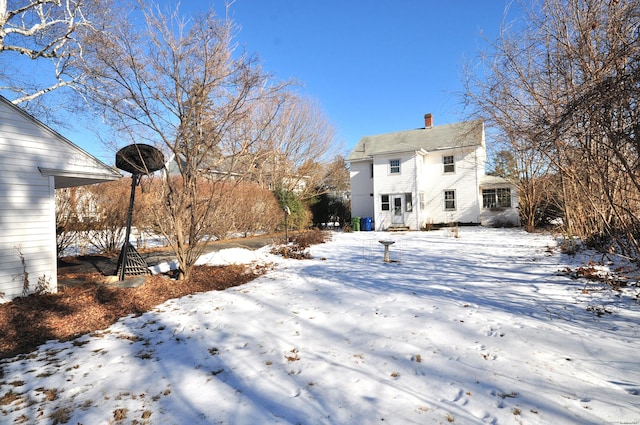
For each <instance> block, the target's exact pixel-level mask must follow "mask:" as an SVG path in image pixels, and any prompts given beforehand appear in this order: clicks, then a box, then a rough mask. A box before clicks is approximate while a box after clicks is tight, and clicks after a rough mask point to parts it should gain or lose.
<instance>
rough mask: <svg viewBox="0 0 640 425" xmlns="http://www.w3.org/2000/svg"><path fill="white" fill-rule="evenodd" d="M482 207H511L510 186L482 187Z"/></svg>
mask: <svg viewBox="0 0 640 425" xmlns="http://www.w3.org/2000/svg"><path fill="white" fill-rule="evenodd" d="M482 208H484V209H494V208H511V188H508V187H497V188H492V189H482Z"/></svg>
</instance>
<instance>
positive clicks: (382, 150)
mask: <svg viewBox="0 0 640 425" xmlns="http://www.w3.org/2000/svg"><path fill="white" fill-rule="evenodd" d="M483 134H484V123H483V121H482V120H474V121H465V122H460V123H455V124H444V125H438V126H433V127H428V128H418V129H415V130H407V131H397V132H395V133H386V134H379V135H376V136H365V137H363V138H362V139H360V141H359V142H358V144H357V145H356V147H355V148H354V149H353V151H352V152H351V153H350V154H349V156H348V157H347V161H362V160H368V159H371V157H373V156H375V155H385V154H391V153H400V152H414V151H420V150H424V151H427V152H432V151H437V150H443V149H454V148H461V147H471V146H480V145H482V143H484V137H483Z"/></svg>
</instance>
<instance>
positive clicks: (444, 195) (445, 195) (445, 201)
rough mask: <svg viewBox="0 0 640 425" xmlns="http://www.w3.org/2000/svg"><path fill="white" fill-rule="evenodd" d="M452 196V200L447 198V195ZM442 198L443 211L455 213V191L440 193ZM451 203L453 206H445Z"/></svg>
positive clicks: (449, 190)
mask: <svg viewBox="0 0 640 425" xmlns="http://www.w3.org/2000/svg"><path fill="white" fill-rule="evenodd" d="M450 194H453V197H452V198H447V195H450ZM442 198H443V200H444V203H443V207H444V210H445V211H456V191H455V189H448V190H445V191H443V192H442ZM450 202H453V206H447V203H450Z"/></svg>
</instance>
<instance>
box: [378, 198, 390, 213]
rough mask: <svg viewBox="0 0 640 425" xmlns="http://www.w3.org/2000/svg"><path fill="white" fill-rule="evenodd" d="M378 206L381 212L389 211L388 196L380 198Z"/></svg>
mask: <svg viewBox="0 0 640 425" xmlns="http://www.w3.org/2000/svg"><path fill="white" fill-rule="evenodd" d="M380 205H381V209H382V211H389V210H390V209H391V204H390V203H389V195H382V196H380Z"/></svg>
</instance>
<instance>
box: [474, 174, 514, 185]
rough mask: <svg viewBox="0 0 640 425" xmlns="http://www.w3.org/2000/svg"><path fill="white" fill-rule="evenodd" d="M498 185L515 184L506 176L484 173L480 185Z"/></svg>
mask: <svg viewBox="0 0 640 425" xmlns="http://www.w3.org/2000/svg"><path fill="white" fill-rule="evenodd" d="M496 185H510V186H513V184H512V183H511V182H510V181H509V180H507V179H505V178H504V177H500V176H490V175H484V176H482V178H481V179H480V186H496Z"/></svg>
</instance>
